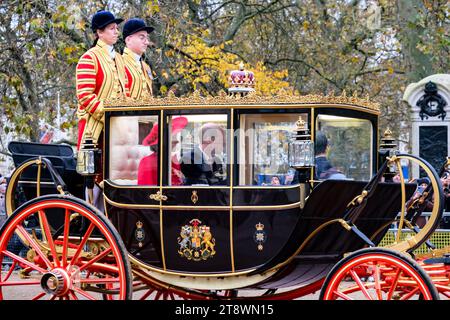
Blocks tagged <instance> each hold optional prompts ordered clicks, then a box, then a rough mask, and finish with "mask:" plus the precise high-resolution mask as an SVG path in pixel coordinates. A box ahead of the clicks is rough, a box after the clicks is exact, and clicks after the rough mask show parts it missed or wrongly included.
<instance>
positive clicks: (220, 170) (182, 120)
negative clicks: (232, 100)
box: [168, 114, 228, 186]
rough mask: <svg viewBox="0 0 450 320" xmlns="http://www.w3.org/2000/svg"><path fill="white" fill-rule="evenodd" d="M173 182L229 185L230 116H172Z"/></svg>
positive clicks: (169, 166) (171, 168)
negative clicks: (228, 119)
mask: <svg viewBox="0 0 450 320" xmlns="http://www.w3.org/2000/svg"><path fill="white" fill-rule="evenodd" d="M169 149H170V152H169V157H170V161H168V164H169V165H168V177H169V179H168V180H169V185H171V186H179V185H226V183H227V163H228V162H227V154H228V152H227V150H228V138H227V115H224V114H208V115H205V114H202V115H183V116H172V117H169Z"/></svg>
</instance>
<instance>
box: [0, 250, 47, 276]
mask: <svg viewBox="0 0 450 320" xmlns="http://www.w3.org/2000/svg"><path fill="white" fill-rule="evenodd" d="M3 254H5V255H7V256H8V257H10V258H11V259H14V260H16V261H18V262H20V263H22V264H24V265H26V266H28V267H30V268H31V269H33V270H36V271H39V272H40V273H46V272H47V270H45V269H42V268H41V267H39V266H38V265H35V264H33V263H31V262H30V261H28V260H25V259H24V258H22V257H19V256H18V255H16V254H14V253H12V252H10V251H3Z"/></svg>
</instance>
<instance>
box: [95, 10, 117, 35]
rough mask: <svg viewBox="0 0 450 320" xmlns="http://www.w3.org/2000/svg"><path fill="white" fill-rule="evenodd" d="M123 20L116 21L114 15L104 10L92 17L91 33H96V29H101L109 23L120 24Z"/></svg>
mask: <svg viewBox="0 0 450 320" xmlns="http://www.w3.org/2000/svg"><path fill="white" fill-rule="evenodd" d="M122 21H123V19H121V18H118V19H116V18H115V17H114V15H113V14H112V13H111V12H109V11H106V10H100V11H97V13H96V14H94V16H93V17H92V22H91V29H92V31H94V32H95V31H97V30H98V29H103V28H104V27H106V26H107V25H108V24H110V23H117V24H119V23H121V22H122Z"/></svg>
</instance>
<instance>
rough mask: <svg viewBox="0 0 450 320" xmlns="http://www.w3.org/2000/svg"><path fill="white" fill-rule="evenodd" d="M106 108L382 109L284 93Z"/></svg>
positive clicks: (347, 99)
mask: <svg viewBox="0 0 450 320" xmlns="http://www.w3.org/2000/svg"><path fill="white" fill-rule="evenodd" d="M105 107H106V110H107V111H108V110H109V111H118V110H124V109H123V108H126V110H130V108H132V109H131V110H134V109H136V110H147V109H148V110H160V109H167V110H172V109H174V110H178V109H204V108H206V107H207V108H213V109H251V108H261V107H267V108H273V109H290V108H312V107H314V108H330V107H332V108H342V109H352V110H358V111H362V112H365V113H370V114H374V115H377V116H379V115H380V105H379V104H378V103H375V102H371V101H370V100H369V97H368V96H366V97H365V98H362V97H358V96H357V95H356V94H353V95H351V96H348V95H347V94H346V92H345V91H344V92H343V93H342V94H341V95H339V96H336V95H334V94H333V93H332V94H329V95H318V94H308V95H291V94H288V93H284V94H283V93H281V94H279V95H274V96H263V95H258V94H257V93H255V92H251V93H249V94H247V95H246V96H243V97H241V96H230V95H227V94H225V93H224V92H221V93H220V94H219V95H218V96H201V95H200V93H199V92H197V91H196V92H194V93H193V94H192V95H190V96H187V97H176V96H175V95H173V94H169V95H168V96H167V97H164V98H151V99H145V100H132V99H129V98H122V99H115V100H107V101H105Z"/></svg>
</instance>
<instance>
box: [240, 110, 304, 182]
mask: <svg viewBox="0 0 450 320" xmlns="http://www.w3.org/2000/svg"><path fill="white" fill-rule="evenodd" d="M299 116H301V117H302V119H303V120H304V121H305V122H307V119H308V117H307V114H301V115H300V114H242V115H241V116H240V128H241V129H240V132H239V147H238V148H237V149H238V161H239V184H240V185H288V184H293V183H295V170H293V169H292V168H290V167H289V161H288V150H289V138H290V135H291V133H292V132H293V131H294V129H295V128H296V126H295V122H296V121H297V120H298V119H299Z"/></svg>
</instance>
